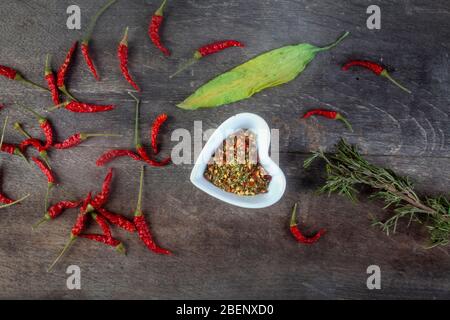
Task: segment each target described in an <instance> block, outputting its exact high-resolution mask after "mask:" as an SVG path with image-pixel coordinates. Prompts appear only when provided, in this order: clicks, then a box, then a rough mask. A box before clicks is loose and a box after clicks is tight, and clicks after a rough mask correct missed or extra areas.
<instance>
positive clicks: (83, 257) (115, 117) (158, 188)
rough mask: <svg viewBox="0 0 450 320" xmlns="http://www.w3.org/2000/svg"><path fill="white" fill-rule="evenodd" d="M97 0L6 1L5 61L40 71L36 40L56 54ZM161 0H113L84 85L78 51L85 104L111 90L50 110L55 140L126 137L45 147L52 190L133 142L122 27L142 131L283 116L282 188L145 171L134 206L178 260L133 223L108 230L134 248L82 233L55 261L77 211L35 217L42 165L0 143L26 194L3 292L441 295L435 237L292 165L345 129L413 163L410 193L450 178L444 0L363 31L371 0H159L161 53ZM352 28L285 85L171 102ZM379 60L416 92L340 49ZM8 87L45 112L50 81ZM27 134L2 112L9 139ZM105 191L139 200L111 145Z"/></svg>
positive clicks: (0, 40) (403, 7) (119, 207)
mask: <svg viewBox="0 0 450 320" xmlns="http://www.w3.org/2000/svg"><path fill="white" fill-rule="evenodd" d="M101 3H102V1H88V0H77V1H76V3H74V2H70V1H56V0H49V1H43V0H28V1H3V2H2V4H1V5H0V16H1V17H2V21H1V23H0V63H1V64H4V65H9V66H12V67H16V68H18V69H19V70H21V71H22V72H23V73H24V74H25V75H26V76H27V77H28V78H30V79H31V80H34V81H38V82H39V83H42V84H43V81H42V74H43V69H44V59H45V54H47V53H51V54H52V55H53V66H54V68H57V66H59V64H60V63H61V62H62V60H63V59H64V56H65V52H66V51H67V49H68V48H69V46H70V45H71V43H72V42H73V41H74V40H75V39H79V38H80V37H81V35H82V31H83V30H80V31H70V30H67V28H66V13H65V12H66V8H67V6H68V5H71V4H78V5H79V6H80V7H81V10H82V21H83V26H85V25H86V23H87V21H88V20H89V17H90V16H91V15H92V14H93V13H94V12H95V10H96V9H97V8H98V7H99V6H100V5H101ZM158 4H159V1H156V0H153V1H142V0H136V1H119V2H118V3H117V5H115V6H113V7H112V8H111V9H110V11H108V12H107V13H106V14H105V16H104V17H103V18H102V19H101V20H100V22H99V24H98V26H97V28H96V30H95V35H94V38H93V41H92V51H93V55H94V59H95V63H96V65H97V66H98V70H99V73H100V76H101V78H102V81H101V82H95V81H94V80H93V78H92V76H91V75H90V73H89V72H88V70H87V68H86V66H85V65H84V61H83V60H82V58H81V56H80V54H79V53H78V55H77V58H76V60H75V63H74V65H73V67H72V69H71V72H70V75H69V79H68V84H69V87H70V89H71V91H72V92H73V94H75V95H76V96H77V97H79V98H80V99H82V100H83V101H90V102H101V103H115V104H117V108H116V110H114V111H112V112H108V113H105V114H95V115H77V114H71V113H69V112H66V111H65V110H59V111H57V112H54V113H52V114H49V115H48V116H49V118H50V119H51V120H52V122H53V123H54V124H55V126H56V128H57V131H58V138H59V139H62V138H65V137H67V136H69V135H71V134H73V133H74V132H77V131H82V132H103V131H105V132H115V133H121V134H123V135H124V136H123V137H122V138H115V139H102V138H96V139H92V140H88V141H87V142H86V143H84V144H83V145H82V146H80V147H78V148H75V149H72V150H67V151H60V152H53V151H52V152H51V154H50V156H51V159H52V164H53V166H54V169H55V172H56V173H57V175H58V178H59V180H60V181H61V185H60V186H59V187H58V188H57V189H55V191H54V193H53V194H52V199H53V200H55V201H56V200H58V199H61V198H64V197H75V198H76V197H82V196H83V195H85V194H86V193H87V192H88V191H90V190H93V191H96V190H98V188H99V187H100V185H101V181H102V179H103V177H104V174H105V172H106V170H105V169H104V168H97V167H95V164H94V162H95V159H96V158H97V157H98V156H99V155H100V154H101V153H102V152H103V151H105V150H106V149H109V148H115V147H125V148H128V147H131V146H132V136H133V112H134V108H133V106H134V104H133V101H132V100H131V99H130V97H129V96H128V95H127V94H126V91H127V90H129V89H130V88H129V85H128V84H127V83H126V81H125V80H124V79H123V77H122V76H121V75H120V70H119V68H118V63H117V59H116V46H117V43H118V41H119V40H120V38H121V36H122V33H123V30H124V28H125V27H126V26H129V27H130V53H131V56H130V68H131V71H132V74H133V75H134V77H135V78H136V81H137V82H138V83H139V85H140V86H141V87H142V88H143V89H144V92H143V93H142V95H141V97H142V99H143V104H142V124H143V129H144V130H147V128H148V126H149V124H150V121H151V120H152V119H153V118H154V117H155V116H156V115H157V114H159V113H161V112H166V113H168V114H169V115H170V118H171V119H170V122H169V126H168V127H169V128H170V129H166V131H165V133H166V134H165V135H164V137H163V140H162V147H163V148H162V153H163V154H168V153H169V152H170V150H171V148H172V147H173V145H174V144H175V142H172V141H170V133H171V130H174V129H177V128H186V129H187V130H189V131H190V132H192V131H193V122H194V121H195V120H202V121H203V129H205V130H206V129H210V128H215V127H217V126H218V125H219V124H220V123H221V122H223V121H224V120H226V119H227V118H228V117H230V116H231V115H234V114H236V113H239V112H244V111H248V112H254V113H256V114H259V115H261V116H262V117H263V118H265V119H266V120H267V122H268V123H269V125H270V126H271V127H272V128H278V129H279V130H280V166H281V168H282V169H283V170H284V172H285V173H286V176H287V181H288V185H287V191H286V194H285V196H284V197H283V199H282V200H281V201H280V202H279V203H277V204H276V205H274V206H272V207H270V208H266V209H262V210H247V209H241V208H236V207H232V206H230V205H227V204H224V203H221V202H219V201H217V200H215V199H212V198H211V197H209V196H208V195H206V194H204V193H202V192H201V191H199V190H197V189H195V188H194V187H193V186H192V185H191V183H190V182H189V174H190V170H191V168H192V166H191V165H178V166H170V167H167V168H162V169H155V168H149V169H148V170H147V173H146V187H145V202H144V211H145V212H146V214H147V215H148V217H149V219H150V221H151V224H152V229H153V231H154V233H155V236H156V238H157V239H158V241H159V242H160V243H161V245H163V246H165V247H167V248H169V249H172V250H173V251H174V252H175V253H176V254H175V256H173V257H162V256H156V255H154V254H152V253H150V252H148V251H147V250H146V249H145V247H144V246H143V245H142V244H141V243H140V242H139V240H138V239H137V238H136V236H135V235H129V234H127V233H125V232H121V231H120V230H118V231H117V232H116V234H117V236H118V237H119V238H120V239H122V240H123V241H124V242H125V244H126V246H127V249H128V251H129V254H128V255H127V256H126V257H123V256H120V255H118V254H116V253H115V252H113V250H110V249H109V248H104V247H102V246H101V245H99V244H96V243H91V242H89V241H87V240H86V241H82V240H80V241H78V243H76V244H75V245H74V246H73V248H72V249H71V250H70V252H68V254H67V255H66V257H65V258H64V260H63V261H62V262H61V263H60V264H59V265H58V266H57V267H56V268H55V270H54V272H52V273H47V272H46V271H45V270H46V268H47V267H48V265H49V264H50V263H51V261H52V260H53V259H54V257H55V256H56V254H57V252H58V251H59V250H60V249H61V248H62V246H63V245H64V243H65V241H66V240H67V237H68V236H69V232H70V227H71V225H72V223H73V220H74V218H75V215H76V211H74V210H72V211H69V212H68V213H66V214H65V215H64V216H63V217H61V218H60V219H58V220H57V221H55V222H53V223H51V224H47V225H44V226H42V228H40V229H39V230H37V231H34V232H32V231H31V225H32V223H33V222H35V221H36V220H37V219H38V218H39V217H41V215H42V205H43V204H42V199H43V197H44V194H45V187H46V181H45V179H44V178H43V177H42V176H41V175H40V174H39V172H38V171H36V170H30V168H29V167H28V166H27V164H26V163H25V162H24V161H23V160H21V159H19V158H12V157H10V156H8V155H4V154H2V155H0V157H1V178H2V180H1V181H2V184H1V186H2V190H3V191H4V192H5V193H7V194H8V195H10V196H11V197H16V198H18V197H20V196H21V195H23V194H25V193H31V194H32V196H31V197H30V198H29V199H27V200H26V201H25V202H24V203H23V204H21V205H19V206H15V207H12V208H9V209H7V210H2V212H1V215H0V298H51V299H54V298H65V299H78V298H89V299H92V298H96V299H108V298H115V299H124V298H130V299H133V298H139V299H143V298H149V299H171V298H189V299H193V298H206V299H208V298H218V299H219V298H239V299H245V298H252V299H260V298H264V299H303V298H304V299H313V298H322V299H323V298H326V299H330V298H336V299H355V298H371V299H381V298H428V299H433V298H447V299H448V298H450V276H449V275H448V272H446V270H448V269H449V268H450V260H449V252H448V250H447V249H434V250H426V249H424V248H423V246H424V240H425V230H423V229H421V228H418V227H413V228H410V229H406V227H405V226H402V227H401V231H402V232H399V233H398V234H396V235H394V236H391V237H387V236H385V235H384V234H383V233H381V232H380V231H379V230H378V229H375V228H372V227H370V223H371V221H370V216H371V215H375V216H378V217H383V216H384V215H386V212H383V211H382V210H381V209H380V208H381V204H380V203H378V202H370V201H368V200H367V198H366V195H364V194H362V195H361V202H359V203H357V204H352V203H350V202H348V201H347V200H345V199H343V198H341V197H337V196H332V197H330V198H327V197H325V196H317V195H316V194H315V193H314V191H315V190H316V188H317V187H318V186H319V185H320V183H321V182H323V168H321V167H320V166H319V165H317V166H315V167H313V168H312V169H311V170H310V171H305V170H303V169H302V166H301V164H302V161H303V160H304V159H305V158H306V157H307V156H308V153H309V152H310V151H312V150H316V149H317V148H325V149H327V150H330V151H331V150H332V146H333V144H334V143H336V142H337V140H338V139H339V137H345V138H346V139H348V141H350V142H351V143H357V144H358V145H359V146H360V148H361V150H362V151H363V153H364V154H365V155H367V157H368V159H369V160H371V161H374V162H375V163H377V164H380V165H382V166H386V167H392V168H393V169H394V170H396V171H397V172H398V173H400V174H404V175H408V176H410V177H411V178H412V180H413V181H414V182H415V183H416V185H417V188H418V191H420V192H422V193H424V194H429V195H436V194H439V193H448V190H449V185H450V165H449V159H450V126H449V124H450V120H449V113H450V107H449V106H450V91H449V90H450V77H449V56H448V52H449V49H450V20H449V19H448V18H449V14H450V9H449V6H448V2H447V1H446V0H436V1H433V2H432V3H429V2H424V1H415V0H403V1H395V2H393V1H378V3H377V4H378V5H380V7H381V9H382V29H381V30H379V31H370V30H368V29H367V28H366V26H365V24H366V17H367V15H366V13H365V11H366V8H367V6H369V5H370V4H372V2H371V1H362V0H359V1H356V0H355V1H345V2H343V1H341V2H336V1H328V0H320V1H312V0H302V1H300V0H298V1H292V0H291V1H289V0H279V1H269V0H263V1H261V0H246V1H244V0H229V1H223V0H209V1H206V0H204V1H194V0H186V1H181V0H173V1H169V3H168V8H167V22H166V24H165V26H164V41H165V43H166V44H167V46H168V47H169V48H170V49H171V50H172V51H173V56H172V57H170V58H169V59H167V58H164V57H163V56H162V55H161V54H160V53H159V52H158V51H157V49H156V48H154V47H153V46H152V44H151V43H150V41H149V39H148V36H147V33H146V32H147V26H148V21H149V18H150V16H151V14H152V12H153V11H154V10H155V9H156V8H157V6H158ZM344 30H348V31H350V32H351V36H350V37H349V38H348V39H347V40H346V41H344V42H343V43H342V44H341V45H339V46H338V47H337V48H336V49H334V50H332V51H330V52H325V53H321V54H320V55H318V56H317V58H316V59H315V60H314V61H313V62H312V63H311V64H310V66H309V67H308V68H307V70H306V71H305V72H304V73H303V74H302V75H301V76H300V77H299V78H298V79H296V80H295V81H292V82H291V83H289V84H286V85H283V86H281V87H277V88H274V89H270V90H267V91H264V92H262V93H260V94H257V95H256V96H254V97H253V98H252V99H249V100H245V101H242V102H239V103H235V104H233V105H230V106H224V107H220V108H217V109H211V110H198V111H194V112H189V111H183V110H180V109H177V108H176V107H175V104H176V103H178V102H180V101H182V100H183V99H184V98H185V97H186V96H188V95H189V94H190V93H191V92H192V91H193V90H194V89H195V88H196V87H198V86H199V85H201V84H202V83H204V82H205V81H207V80H208V79H210V78H212V77H214V76H215V75H217V74H219V73H221V72H223V71H226V70H228V69H229V68H231V67H233V66H235V65H237V64H239V63H242V62H244V61H246V60H248V59H249V58H251V57H254V56H256V55H257V54H259V53H261V52H264V51H267V50H270V49H273V48H277V47H280V46H283V45H286V44H293V43H298V42H310V43H313V44H316V45H325V44H327V43H329V42H331V41H333V40H334V39H335V38H336V37H337V36H338V35H339V34H340V33H341V32H342V31H344ZM225 38H232V39H237V40H240V41H243V42H244V43H245V44H246V48H245V49H237V48H236V49H229V50H227V52H226V53H221V54H217V55H213V56H210V57H208V58H205V59H204V60H203V61H201V62H199V63H197V64H196V65H195V66H193V67H192V68H190V69H189V70H188V71H186V72H184V73H182V74H180V75H179V76H178V77H176V78H174V79H169V78H168V76H169V75H170V74H171V73H173V72H174V71H175V70H176V69H177V67H178V65H179V64H180V63H182V62H183V61H184V60H185V59H186V58H188V57H190V55H191V54H192V53H193V51H194V50H195V49H196V48H197V47H199V46H201V45H203V44H206V43H208V42H211V41H216V40H220V39H225ZM354 57H358V58H360V57H362V58H368V59H373V60H381V61H382V62H383V63H385V64H387V65H389V66H395V70H393V72H392V75H393V76H395V77H396V78H397V79H398V80H399V81H401V82H402V83H403V84H404V85H405V86H407V87H408V88H409V89H411V90H412V91H413V92H414V93H413V94H412V95H407V94H405V93H404V92H402V91H401V90H398V89H397V88H396V87H394V86H392V85H391V84H390V83H389V82H388V81H386V80H384V79H381V78H377V77H376V76H374V75H373V74H371V73H369V72H366V71H363V70H354V71H350V72H341V71H340V70H339V67H340V65H341V64H342V63H343V62H344V61H345V60H347V59H348V58H354ZM12 101H19V102H22V103H24V104H28V105H31V106H33V107H35V108H36V109H37V110H39V111H42V112H43V110H44V107H45V106H49V105H50V104H51V99H50V97H49V96H47V95H46V94H45V93H44V94H43V93H41V92H39V91H36V90H34V89H32V88H28V87H22V86H20V85H19V84H17V83H14V82H12V81H7V80H4V79H0V102H4V103H6V104H10V103H11V102H12ZM315 107H324V108H328V107H329V108H331V107H332V108H335V109H337V110H339V111H341V112H342V113H343V114H345V115H346V116H347V118H348V119H349V120H350V121H351V122H352V124H353V127H354V129H355V132H354V133H349V132H348V131H346V130H345V128H344V127H343V126H342V125H341V124H340V123H335V122H330V121H325V120H324V119H310V121H301V120H299V118H300V115H302V114H303V112H305V111H306V110H308V109H310V108H315ZM6 113H8V114H9V115H10V116H11V119H13V120H14V121H20V122H23V123H24V124H25V127H26V128H27V129H29V130H30V132H32V133H33V134H35V135H40V131H39V128H38V127H37V126H36V123H35V122H34V119H33V118H32V117H31V116H30V115H26V114H22V113H20V112H18V111H17V110H15V109H13V108H8V109H6V110H4V111H2V112H1V114H0V115H1V119H4V116H5V114H6ZM20 139H21V137H20V136H19V135H18V134H17V133H16V132H14V130H13V129H12V128H11V127H9V129H8V131H7V134H6V138H5V141H7V142H19V141H20ZM112 166H113V167H114V168H116V171H115V173H116V176H115V178H114V182H113V194H112V198H111V201H110V202H109V203H108V205H107V208H108V209H110V210H112V211H115V212H120V213H125V214H129V215H130V216H131V213H132V210H133V206H134V203H135V200H136V192H137V183H138V175H139V172H138V168H139V165H138V164H137V163H134V162H130V161H129V160H125V159H124V160H119V161H116V162H114V163H113V165H112ZM295 201H298V202H299V203H300V212H301V223H302V224H303V225H304V226H305V228H306V230H308V231H311V232H314V230H315V229H316V228H319V227H325V228H327V229H328V231H329V233H328V234H327V235H326V237H324V238H323V240H321V241H320V242H318V243H317V244H316V245H314V246H311V247H304V246H300V245H298V244H296V243H295V242H294V241H293V240H292V238H291V236H290V234H289V233H288V228H287V225H288V223H289V218H290V210H291V206H292V204H293V203H294V202H295ZM71 264H76V265H79V266H80V267H81V269H82V290H79V291H77V290H74V291H70V290H67V289H66V277H67V275H66V274H65V270H66V267H67V266H69V265H71ZM372 264H376V265H379V266H380V267H381V270H382V290H379V291H370V290H368V289H367V288H366V278H367V275H366V268H367V267H368V266H369V265H372Z"/></svg>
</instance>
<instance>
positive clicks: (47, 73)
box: [44, 54, 60, 105]
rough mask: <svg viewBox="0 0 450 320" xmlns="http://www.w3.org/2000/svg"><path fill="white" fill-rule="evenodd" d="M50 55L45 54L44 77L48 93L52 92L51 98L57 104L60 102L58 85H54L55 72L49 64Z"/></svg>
mask: <svg viewBox="0 0 450 320" xmlns="http://www.w3.org/2000/svg"><path fill="white" fill-rule="evenodd" d="M50 57H51V56H50V55H49V54H47V57H46V58H45V69H44V77H45V80H46V81H47V86H48V89H49V90H50V93H51V94H52V100H53V104H55V105H58V104H59V103H60V101H59V91H58V87H57V86H56V78H55V74H54V73H53V70H52V68H51V66H50Z"/></svg>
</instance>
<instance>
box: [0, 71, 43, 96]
mask: <svg viewBox="0 0 450 320" xmlns="http://www.w3.org/2000/svg"><path fill="white" fill-rule="evenodd" d="M0 76H3V77H6V78H8V79H10V80H14V81H18V82H21V83H25V84H29V85H31V86H33V87H35V88H38V89H41V90H44V91H49V90H48V89H47V88H44V87H41V86H40V85H38V84H37V83H34V82H32V81H30V80H28V79H25V78H24V77H23V76H22V75H21V74H20V73H19V72H18V71H17V70H14V69H12V68H10V67H7V66H2V65H0Z"/></svg>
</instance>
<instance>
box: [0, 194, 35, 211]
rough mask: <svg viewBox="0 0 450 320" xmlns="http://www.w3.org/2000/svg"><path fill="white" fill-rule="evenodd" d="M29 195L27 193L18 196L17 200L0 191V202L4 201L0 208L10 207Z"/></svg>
mask: <svg viewBox="0 0 450 320" xmlns="http://www.w3.org/2000/svg"><path fill="white" fill-rule="evenodd" d="M29 196H30V195H29V194H27V195H26V196H24V197H22V198H20V199H19V200H12V199H10V198H8V197H7V196H5V195H4V194H2V193H0V203H4V205H2V206H0V209H3V208H7V207H11V206H13V205H15V204H17V203H19V202H22V201H23V200H25V199H26V198H28V197H29Z"/></svg>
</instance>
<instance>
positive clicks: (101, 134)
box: [80, 133, 123, 139]
mask: <svg viewBox="0 0 450 320" xmlns="http://www.w3.org/2000/svg"><path fill="white" fill-rule="evenodd" d="M80 135H81V139H87V138H91V137H123V135H121V134H116V133H81V134H80Z"/></svg>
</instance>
